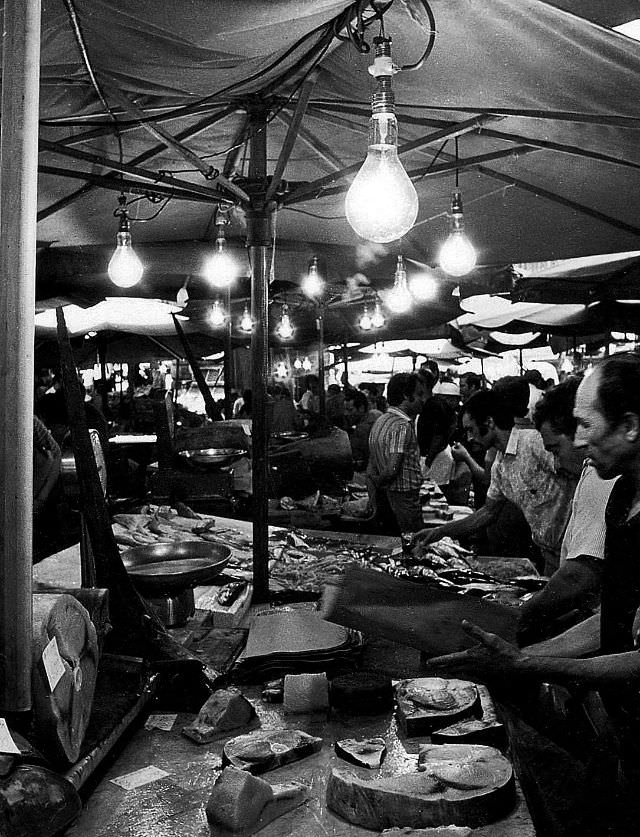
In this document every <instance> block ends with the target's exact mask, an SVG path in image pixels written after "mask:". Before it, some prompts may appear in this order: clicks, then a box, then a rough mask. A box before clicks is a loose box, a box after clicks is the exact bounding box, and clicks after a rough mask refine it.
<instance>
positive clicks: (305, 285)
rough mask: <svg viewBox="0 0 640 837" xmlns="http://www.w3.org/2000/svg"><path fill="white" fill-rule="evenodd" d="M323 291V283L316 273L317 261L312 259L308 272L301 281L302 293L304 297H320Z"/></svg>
mask: <svg viewBox="0 0 640 837" xmlns="http://www.w3.org/2000/svg"><path fill="white" fill-rule="evenodd" d="M323 291H324V281H323V279H322V277H321V276H320V274H319V273H318V260H317V259H316V258H314V259H313V261H312V262H311V264H310V265H309V271H308V273H307V275H306V276H305V277H304V278H303V280H302V292H303V293H304V294H305V295H306V296H310V297H316V296H320V295H321V294H322V292H323Z"/></svg>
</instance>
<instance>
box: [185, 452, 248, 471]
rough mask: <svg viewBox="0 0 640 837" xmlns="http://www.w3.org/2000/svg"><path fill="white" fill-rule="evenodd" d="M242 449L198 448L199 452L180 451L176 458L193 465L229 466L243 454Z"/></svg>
mask: <svg viewBox="0 0 640 837" xmlns="http://www.w3.org/2000/svg"><path fill="white" fill-rule="evenodd" d="M245 453H246V451H245V450H243V449H242V448H200V449H199V450H181V451H179V453H178V456H180V457H182V458H183V459H185V460H186V461H187V462H191V463H192V464H193V465H215V466H216V467H221V466H223V465H230V464H231V463H232V462H233V461H234V459H237V458H238V457H239V456H242V455H243V454H245Z"/></svg>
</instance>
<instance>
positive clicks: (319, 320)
mask: <svg viewBox="0 0 640 837" xmlns="http://www.w3.org/2000/svg"><path fill="white" fill-rule="evenodd" d="M316 328H317V329H318V378H319V384H320V390H319V393H318V394H319V406H320V415H321V416H322V417H323V418H326V417H327V392H326V389H325V384H324V311H323V309H322V306H321V305H320V306H318V314H317V316H316Z"/></svg>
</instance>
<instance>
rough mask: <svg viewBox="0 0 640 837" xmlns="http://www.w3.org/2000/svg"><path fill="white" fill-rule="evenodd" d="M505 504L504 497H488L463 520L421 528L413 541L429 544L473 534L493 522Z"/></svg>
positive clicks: (424, 544)
mask: <svg viewBox="0 0 640 837" xmlns="http://www.w3.org/2000/svg"><path fill="white" fill-rule="evenodd" d="M503 504H504V500H502V499H499V500H498V499H493V498H487V502H486V503H485V504H484V506H482V508H481V509H478V510H477V511H475V512H473V514H470V515H469V516H468V517H465V518H463V519H461V520H452V521H451V522H450V523H445V524H444V525H443V526H438V528H437V529H421V530H420V531H419V532H416V533H415V535H414V536H413V542H414V543H419V544H422V545H423V546H427V545H428V544H430V543H435V541H439V540H440V538H445V537H450V538H463V537H467V536H469V535H473V534H474V533H475V532H478V531H479V530H480V529H482V528H484V527H485V526H487V525H488V524H489V523H491V521H492V520H494V518H495V517H496V515H497V514H498V512H499V511H500V509H501V508H502V506H503Z"/></svg>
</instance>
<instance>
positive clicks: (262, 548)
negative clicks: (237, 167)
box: [247, 102, 272, 602]
mask: <svg viewBox="0 0 640 837" xmlns="http://www.w3.org/2000/svg"><path fill="white" fill-rule="evenodd" d="M266 117H267V113H266V110H265V108H264V106H263V105H262V103H261V102H257V103H256V105H255V107H254V109H253V110H252V111H251V113H250V121H251V128H250V133H249V136H250V137H251V139H250V149H251V154H250V158H249V159H250V164H249V178H250V180H251V181H252V183H253V184H255V193H256V194H255V197H254V199H253V200H252V203H251V208H250V209H249V210H247V248H248V250H249V264H250V265H251V268H252V270H251V319H252V320H253V323H254V326H253V331H252V332H251V389H252V396H253V397H252V428H251V435H252V485H253V601H254V602H265V601H267V600H268V598H269V523H268V498H267V477H268V470H267V469H268V461H267V456H268V437H267V404H266V402H267V386H266V382H267V376H268V373H269V325H268V318H269V268H268V259H267V255H268V252H269V248H270V246H271V215H272V210H271V209H270V208H269V207H267V206H265V204H264V195H265V189H266V175H267V138H266V133H267V119H266Z"/></svg>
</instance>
